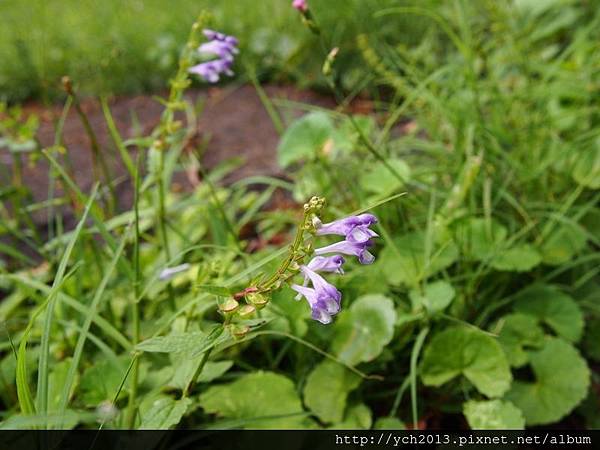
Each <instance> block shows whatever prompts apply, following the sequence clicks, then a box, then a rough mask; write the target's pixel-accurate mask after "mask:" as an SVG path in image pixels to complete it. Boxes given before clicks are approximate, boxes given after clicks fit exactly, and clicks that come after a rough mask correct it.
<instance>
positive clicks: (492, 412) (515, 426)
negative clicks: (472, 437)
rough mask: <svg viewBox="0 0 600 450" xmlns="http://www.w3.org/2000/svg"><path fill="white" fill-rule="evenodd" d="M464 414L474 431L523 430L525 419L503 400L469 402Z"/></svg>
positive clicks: (464, 407)
mask: <svg viewBox="0 0 600 450" xmlns="http://www.w3.org/2000/svg"><path fill="white" fill-rule="evenodd" d="M463 413H464V415H465V417H466V418H467V422H469V426H470V427H471V428H472V429H473V430H522V429H523V428H525V419H524V418H523V413H521V410H519V409H518V408H516V407H515V405H513V404H512V403H511V402H507V401H503V400H484V401H477V400H469V401H468V402H465V404H464V405H463Z"/></svg>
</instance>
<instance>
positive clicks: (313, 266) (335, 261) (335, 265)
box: [306, 255, 346, 275]
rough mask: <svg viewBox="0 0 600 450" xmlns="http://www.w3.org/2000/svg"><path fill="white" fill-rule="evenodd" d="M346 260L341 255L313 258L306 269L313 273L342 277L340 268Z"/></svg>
mask: <svg viewBox="0 0 600 450" xmlns="http://www.w3.org/2000/svg"><path fill="white" fill-rule="evenodd" d="M345 262H346V260H345V259H344V257H343V256H341V255H333V256H315V257H314V258H313V259H311V260H310V262H309V263H308V264H307V265H306V267H307V268H308V269H310V270H313V271H315V272H332V273H339V274H340V275H344V269H343V268H342V266H343V265H344V263H345Z"/></svg>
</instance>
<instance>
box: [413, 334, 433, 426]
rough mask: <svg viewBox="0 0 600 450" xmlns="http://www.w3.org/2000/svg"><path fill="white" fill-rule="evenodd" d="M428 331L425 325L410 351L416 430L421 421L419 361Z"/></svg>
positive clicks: (414, 424)
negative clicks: (418, 406)
mask: <svg viewBox="0 0 600 450" xmlns="http://www.w3.org/2000/svg"><path fill="white" fill-rule="evenodd" d="M428 333H429V327H425V328H423V329H422V330H421V332H420V333H419V334H418V336H417V339H416V340H415V345H413V348H412V352H411V353H410V403H411V410H412V420H413V429H415V430H418V422H419V415H418V408H417V361H418V359H419V354H420V353H421V348H422V347H423V343H424V342H425V338H426V337H427V334H428Z"/></svg>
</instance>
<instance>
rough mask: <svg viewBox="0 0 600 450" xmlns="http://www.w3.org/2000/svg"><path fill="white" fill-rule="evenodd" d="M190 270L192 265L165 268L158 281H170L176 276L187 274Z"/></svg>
mask: <svg viewBox="0 0 600 450" xmlns="http://www.w3.org/2000/svg"><path fill="white" fill-rule="evenodd" d="M189 268H190V265H189V264H188V263H185V264H180V265H178V266H174V267H165V268H164V269H163V270H161V272H160V274H159V275H158V279H159V280H161V281H167V280H170V279H171V278H173V277H174V276H175V275H177V274H180V273H182V272H185V271H187V270H188V269H189Z"/></svg>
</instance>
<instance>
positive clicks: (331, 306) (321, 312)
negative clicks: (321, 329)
mask: <svg viewBox="0 0 600 450" xmlns="http://www.w3.org/2000/svg"><path fill="white" fill-rule="evenodd" d="M323 281H325V280H323ZM326 283H327V282H326ZM330 286H331V285H330ZM291 287H292V289H293V290H295V291H296V292H298V294H300V295H303V296H304V297H305V298H306V300H307V301H308V304H309V305H310V309H311V317H312V318H313V319H315V320H317V321H319V322H321V323H323V324H328V323H331V316H332V315H334V314H337V313H338V312H339V311H340V301H341V299H342V294H341V293H340V292H339V291H338V290H337V289H335V287H333V286H331V287H333V289H334V290H335V292H336V295H335V296H332V295H331V291H330V290H319V289H318V288H316V287H315V288H309V287H306V286H300V285H298V284H292V286H291Z"/></svg>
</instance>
